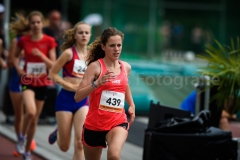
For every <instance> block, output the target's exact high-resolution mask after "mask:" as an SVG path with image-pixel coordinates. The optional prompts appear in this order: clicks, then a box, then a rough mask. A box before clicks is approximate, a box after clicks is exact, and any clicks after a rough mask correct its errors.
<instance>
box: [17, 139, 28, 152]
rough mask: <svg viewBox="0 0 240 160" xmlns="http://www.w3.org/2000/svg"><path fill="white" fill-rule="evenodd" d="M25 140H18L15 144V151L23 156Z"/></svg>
mask: <svg viewBox="0 0 240 160" xmlns="http://www.w3.org/2000/svg"><path fill="white" fill-rule="evenodd" d="M26 142H27V140H26V139H20V140H18V142H17V144H16V150H17V152H18V153H19V154H24V152H25V146H26Z"/></svg>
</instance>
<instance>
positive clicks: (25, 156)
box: [22, 154, 32, 160]
mask: <svg viewBox="0 0 240 160" xmlns="http://www.w3.org/2000/svg"><path fill="white" fill-rule="evenodd" d="M22 160H32V157H31V154H23V157H22Z"/></svg>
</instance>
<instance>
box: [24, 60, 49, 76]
mask: <svg viewBox="0 0 240 160" xmlns="http://www.w3.org/2000/svg"><path fill="white" fill-rule="evenodd" d="M27 74H28V75H30V76H33V77H41V76H46V75H47V66H46V64H45V63H43V62H29V63H27Z"/></svg>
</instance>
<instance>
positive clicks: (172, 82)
mask: <svg viewBox="0 0 240 160" xmlns="http://www.w3.org/2000/svg"><path fill="white" fill-rule="evenodd" d="M0 3H2V4H3V5H4V6H5V7H6V8H5V9H6V10H5V13H4V14H5V15H4V21H3V22H2V24H1V25H3V26H4V29H5V30H4V32H5V36H6V38H5V41H6V44H7V46H8V44H9V40H10V38H11V36H9V35H10V34H9V33H8V22H9V21H10V19H11V17H14V16H15V13H16V12H21V13H23V14H25V15H27V14H28V13H29V12H31V11H32V10H39V11H41V12H42V13H43V14H44V15H45V17H46V18H48V14H49V13H50V12H51V11H52V10H58V11H60V13H61V22H62V23H61V25H62V29H63V30H64V29H67V28H69V27H71V26H73V25H74V24H75V23H77V22H78V21H86V22H89V23H90V24H92V26H93V29H92V32H93V33H92V37H91V42H92V41H93V40H94V39H95V38H96V37H97V36H99V35H100V34H101V32H102V31H103V29H104V28H106V27H109V26H112V27H116V28H118V29H119V30H120V31H122V32H123V33H124V34H125V38H124V42H123V51H122V55H121V59H123V60H126V61H128V62H129V63H130V64H131V65H132V74H131V76H130V82H129V83H130V85H131V88H132V92H133V96H134V101H135V103H136V106H137V113H139V114H146V113H147V112H148V109H149V104H150V100H154V101H160V103H163V104H165V105H169V106H172V107H177V108H178V107H179V106H180V104H181V102H182V101H183V100H184V98H185V97H186V96H187V95H189V94H190V93H191V92H192V91H193V90H194V84H195V83H197V82H198V77H199V75H198V73H197V72H196V71H197V68H198V67H199V66H204V65H206V62H204V61H203V60H201V59H199V58H198V57H197V55H201V54H205V45H206V44H212V45H214V40H218V41H219V42H220V43H222V44H227V43H228V42H230V39H231V38H234V39H235V38H236V37H238V36H239V35H240V30H239V26H240V24H239V23H240V22H239V18H238V16H237V15H240V10H239V6H240V1H237V0H232V1H227V0H194V1H192V0H178V1H176V0H148V1H146V0H41V1H32V0H24V1H18V0H0ZM47 23H48V19H46V24H47ZM8 37H10V38H8ZM61 43H62V41H61V39H60V43H59V44H61ZM6 83H7V71H6V70H4V71H2V77H1V84H0V87H1V90H0V92H1V93H0V107H2V105H3V101H2V100H3V96H4V93H3V88H4V86H5V85H6Z"/></svg>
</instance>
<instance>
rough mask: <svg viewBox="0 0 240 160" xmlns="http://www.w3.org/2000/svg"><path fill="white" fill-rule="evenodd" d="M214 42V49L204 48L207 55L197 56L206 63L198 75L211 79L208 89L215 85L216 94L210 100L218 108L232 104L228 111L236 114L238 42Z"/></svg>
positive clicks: (239, 91)
mask: <svg viewBox="0 0 240 160" xmlns="http://www.w3.org/2000/svg"><path fill="white" fill-rule="evenodd" d="M215 42H216V47H215V46H213V45H207V46H206V53H207V55H199V56H198V57H199V58H202V59H204V60H206V61H207V62H208V65H207V66H206V67H202V68H199V69H200V70H199V71H200V74H202V75H208V76H210V77H211V82H210V83H211V85H210V87H213V86H214V85H216V83H217V87H218V92H217V93H216V94H214V95H213V96H212V97H210V100H216V102H217V106H219V107H224V104H230V103H232V106H231V110H230V111H231V112H232V113H236V112H237V110H238V109H239V108H240V40H239V38H237V40H236V42H234V40H233V39H231V41H230V45H222V44H221V43H220V42H219V41H217V40H215ZM213 79H215V81H212V80H213ZM213 82H214V83H215V84H214V83H213ZM226 106H229V105H226ZM227 109H228V108H227Z"/></svg>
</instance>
